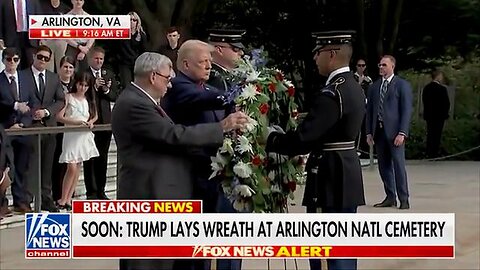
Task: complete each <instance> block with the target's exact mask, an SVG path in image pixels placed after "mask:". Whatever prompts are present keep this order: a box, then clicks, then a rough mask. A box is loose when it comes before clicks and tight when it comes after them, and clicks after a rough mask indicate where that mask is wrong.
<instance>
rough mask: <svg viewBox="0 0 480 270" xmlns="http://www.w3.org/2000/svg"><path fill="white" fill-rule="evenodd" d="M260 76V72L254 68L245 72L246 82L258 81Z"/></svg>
mask: <svg viewBox="0 0 480 270" xmlns="http://www.w3.org/2000/svg"><path fill="white" fill-rule="evenodd" d="M259 77H260V72H258V71H256V70H252V71H250V72H249V73H248V74H247V79H246V81H247V82H255V81H258V78H259Z"/></svg>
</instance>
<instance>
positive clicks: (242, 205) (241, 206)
mask: <svg viewBox="0 0 480 270" xmlns="http://www.w3.org/2000/svg"><path fill="white" fill-rule="evenodd" d="M232 206H233V209H235V210H237V211H238V212H247V211H248V204H247V203H246V202H244V201H243V200H235V201H234V202H233V205H232Z"/></svg>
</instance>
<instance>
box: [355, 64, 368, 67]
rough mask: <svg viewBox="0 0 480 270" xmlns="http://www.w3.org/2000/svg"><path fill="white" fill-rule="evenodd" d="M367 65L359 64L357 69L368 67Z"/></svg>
mask: <svg viewBox="0 0 480 270" xmlns="http://www.w3.org/2000/svg"><path fill="white" fill-rule="evenodd" d="M366 66H367V65H366V64H357V67H366Z"/></svg>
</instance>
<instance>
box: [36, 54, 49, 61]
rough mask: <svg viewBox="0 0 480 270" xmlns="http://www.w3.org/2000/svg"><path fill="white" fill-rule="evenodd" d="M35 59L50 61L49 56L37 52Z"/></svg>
mask: <svg viewBox="0 0 480 270" xmlns="http://www.w3.org/2000/svg"><path fill="white" fill-rule="evenodd" d="M37 59H38V60H40V61H45V62H48V61H50V57H48V56H45V55H41V54H37Z"/></svg>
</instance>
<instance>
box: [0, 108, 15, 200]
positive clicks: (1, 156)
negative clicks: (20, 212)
mask: <svg viewBox="0 0 480 270" xmlns="http://www.w3.org/2000/svg"><path fill="white" fill-rule="evenodd" d="M11 112H12V109H11V108H10V106H6V105H5V104H2V103H0V122H3V121H4V120H5V119H6V116H7V115H8V114H9V113H11ZM8 147H9V143H8V140H7V135H6V134H5V132H4V128H3V126H2V125H0V177H2V176H1V175H2V174H3V171H4V170H5V168H6V167H7V165H9V163H11V162H10V160H11V157H9V156H8V152H9V150H8ZM10 173H12V171H10ZM6 192H7V191H6V190H5V191H4V192H1V191H0V209H1V208H5V207H8V200H7V198H6V195H5V194H6Z"/></svg>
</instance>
